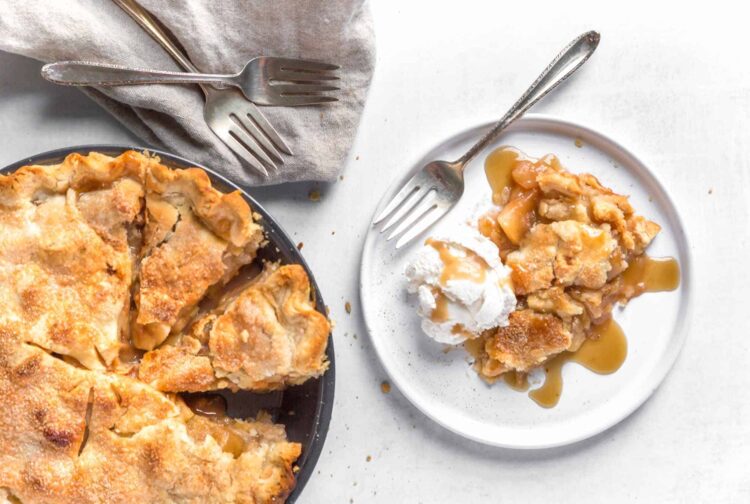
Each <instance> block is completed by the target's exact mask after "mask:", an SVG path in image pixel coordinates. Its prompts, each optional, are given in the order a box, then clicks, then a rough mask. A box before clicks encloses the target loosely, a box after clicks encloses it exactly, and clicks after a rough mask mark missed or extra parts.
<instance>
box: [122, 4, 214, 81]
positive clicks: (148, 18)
mask: <svg viewBox="0 0 750 504" xmlns="http://www.w3.org/2000/svg"><path fill="white" fill-rule="evenodd" d="M113 1H114V2H115V3H116V4H117V5H119V6H120V8H121V9H122V10H124V11H125V12H127V13H128V15H129V16H130V17H132V18H133V19H134V20H135V22H136V23H138V24H139V25H141V28H143V29H144V30H146V32H148V34H149V35H151V37H153V39H154V40H156V41H157V42H158V43H159V45H161V46H162V47H163V48H164V49H165V50H166V51H167V52H168V53H169V55H170V56H172V57H173V58H174V59H175V60H176V61H177V63H179V64H180V65H181V66H182V67H183V68H184V69H185V70H187V71H188V72H192V73H200V70H198V68H196V66H195V65H193V64H192V63H191V62H190V60H189V59H188V57H187V56H186V55H185V53H183V52H182V50H181V49H180V48H179V47H178V46H177V44H175V42H174V41H173V40H172V39H171V38H170V37H169V35H167V33H166V32H165V31H164V30H163V29H162V27H161V25H160V24H159V23H158V22H157V21H156V19H154V17H153V16H152V15H151V13H149V12H148V11H147V10H146V9H144V8H143V7H142V6H141V5H140V4H139V3H138V2H136V1H135V0H113Z"/></svg>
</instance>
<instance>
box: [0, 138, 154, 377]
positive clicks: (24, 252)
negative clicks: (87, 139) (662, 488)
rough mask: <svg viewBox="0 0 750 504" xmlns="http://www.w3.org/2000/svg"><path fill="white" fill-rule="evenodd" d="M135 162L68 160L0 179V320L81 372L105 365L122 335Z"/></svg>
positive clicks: (130, 267) (137, 190)
mask: <svg viewBox="0 0 750 504" xmlns="http://www.w3.org/2000/svg"><path fill="white" fill-rule="evenodd" d="M138 156H140V155H136V154H135V153H133V154H124V155H123V156H121V157H120V158H117V159H112V158H108V157H106V156H102V155H100V154H92V155H90V156H81V155H78V154H71V155H70V156H68V157H66V158H65V160H64V161H63V162H62V163H61V164H59V165H53V166H26V167H23V168H20V169H19V170H18V171H16V172H15V173H13V174H11V175H7V176H0V202H1V203H0V285H2V286H3V289H2V292H0V301H2V306H0V320H13V321H23V322H24V324H25V327H26V331H25V333H24V339H25V340H26V341H30V342H34V343H35V344H37V345H40V346H41V347H43V348H46V349H49V350H51V351H54V352H57V353H60V354H63V355H68V356H71V357H73V358H75V359H77V360H78V361H79V362H81V363H82V364H83V365H85V366H87V367H89V368H104V367H106V366H109V365H110V364H111V363H112V361H113V360H114V359H115V358H116V356H117V354H118V352H119V349H120V347H121V345H122V343H121V338H122V336H123V334H124V332H125V331H126V329H127V328H126V320H127V312H128V310H129V305H130V299H129V286H130V283H131V281H132V277H133V272H134V259H135V257H134V254H133V252H132V251H131V249H130V247H129V240H130V238H131V235H133V234H134V233H131V230H133V229H136V228H137V226H138V220H139V216H140V213H141V206H142V204H141V199H142V195H143V190H142V185H141V182H140V181H141V179H142V177H143V167H142V165H141V163H140V162H139V161H138V159H137V158H138ZM100 205H101V207H100V208H98V209H96V208H94V207H96V206H100Z"/></svg>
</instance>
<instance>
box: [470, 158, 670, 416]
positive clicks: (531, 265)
mask: <svg viewBox="0 0 750 504" xmlns="http://www.w3.org/2000/svg"><path fill="white" fill-rule="evenodd" d="M486 172H487V178H488V181H489V183H490V186H491V188H492V191H493V202H494V203H495V205H496V206H495V207H494V209H493V210H491V211H489V212H487V213H486V214H485V215H483V216H482V217H481V218H480V219H479V221H478V228H479V231H480V232H481V233H482V234H483V235H485V236H486V237H488V238H489V239H491V240H492V241H493V242H494V243H495V244H496V245H497V247H498V249H499V252H500V257H501V258H502V260H503V261H504V263H505V264H506V265H507V266H508V267H509V268H510V270H511V280H512V284H513V291H514V293H515V295H516V298H517V300H518V303H517V306H516V309H515V311H514V312H513V313H511V315H510V317H509V324H508V325H507V326H504V327H498V328H496V329H493V330H490V331H486V332H485V333H483V334H482V335H481V337H480V338H477V339H476V340H474V341H471V342H469V343H467V345H466V347H467V350H468V351H469V352H470V353H471V354H472V355H473V356H474V357H475V364H474V365H475V369H476V370H477V372H478V373H479V374H480V376H481V377H482V378H484V379H485V380H487V381H490V382H492V381H495V380H497V379H498V378H499V377H501V376H505V378H506V381H508V382H509V383H510V384H511V385H512V386H514V387H521V388H523V383H524V382H525V375H526V373H528V372H530V371H532V370H533V369H535V368H538V367H539V366H540V365H544V366H545V368H546V370H547V372H548V376H547V382H545V386H544V387H542V389H537V390H534V391H532V393H531V394H530V395H531V396H532V398H534V399H535V400H537V402H539V403H540V404H542V405H543V406H552V405H554V404H555V403H556V402H557V399H558V398H559V392H560V390H559V386H560V385H559V384H558V385H557V386H556V387H557V388H556V389H555V386H554V384H553V382H555V380H554V377H551V375H550V373H554V372H557V373H559V366H560V365H561V364H562V362H564V360H566V359H567V360H575V361H577V362H580V363H582V364H584V365H587V363H588V364H589V365H588V366H587V367H589V368H591V369H594V368H596V364H593V363H592V362H594V360H595V359H590V358H588V357H584V356H585V355H589V354H592V352H593V351H594V348H595V347H596V348H597V350H596V351H597V352H599V355H598V357H597V358H598V359H599V361H600V362H601V361H602V359H605V360H607V359H609V357H611V356H612V355H618V356H620V357H621V360H619V364H621V363H622V360H623V359H624V357H625V350H624V348H625V347H624V344H625V343H624V342H625V340H624V337H622V338H620V337H619V336H618V334H619V335H621V332H619V329H617V326H616V324H615V323H614V321H612V320H611V314H612V309H613V308H614V306H615V304H618V303H619V304H621V305H624V304H626V303H627V302H628V301H629V300H630V299H632V298H633V297H636V296H638V295H640V294H642V293H643V292H647V291H655V290H672V289H674V288H676V287H677V285H678V284H679V266H678V265H677V262H676V261H674V259H668V260H655V259H651V258H649V257H648V256H646V255H645V251H646V248H647V247H648V245H649V244H650V243H651V241H652V240H653V239H654V238H655V237H656V235H657V234H658V232H659V230H660V227H659V225H658V224H656V223H655V222H652V221H649V220H647V219H646V218H644V217H642V216H640V215H637V214H636V213H635V211H634V209H633V207H632V206H631V204H630V202H629V201H628V198H627V197H626V196H623V195H620V194H616V193H615V192H613V191H612V190H611V189H609V188H607V187H604V186H603V185H601V184H600V183H599V181H598V180H597V179H596V178H595V177H593V176H592V175H589V174H580V175H576V174H573V173H570V172H568V171H567V170H565V169H564V168H563V167H562V165H561V164H560V161H559V160H558V159H557V158H556V157H555V156H553V155H547V156H545V157H542V158H540V159H531V158H528V157H526V156H524V155H523V154H522V153H521V152H519V151H517V150H515V149H513V148H509V147H505V148H501V149H498V150H496V151H495V152H493V153H492V154H490V156H488V158H487V162H486ZM646 265H649V266H646ZM649 268H650V269H649ZM647 272H648V273H647ZM660 280H661V281H660ZM599 340H601V341H604V342H606V344H604V343H603V344H596V342H598V341H599ZM582 346H585V350H586V351H583V350H584V349H582ZM579 349H581V352H579V353H580V355H578V357H576V355H577V354H576V352H577V351H578V350H579ZM553 358H554V359H553ZM619 364H617V366H610V367H612V369H609V368H608V369H607V370H604V369H594V370H595V371H598V372H613V371H614V370H616V369H617V367H619ZM557 381H558V382H559V381H560V380H557ZM560 383H561V382H560ZM555 390H556V392H555ZM550 391H551V392H550Z"/></svg>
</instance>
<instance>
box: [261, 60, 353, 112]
mask: <svg viewBox="0 0 750 504" xmlns="http://www.w3.org/2000/svg"><path fill="white" fill-rule="evenodd" d="M340 68H341V67H340V66H338V65H333V64H331V63H324V62H322V61H312V60H301V59H292V58H267V62H266V64H265V71H266V72H267V75H268V77H269V85H270V87H271V90H272V92H274V93H275V94H277V96H278V97H279V99H280V100H282V101H283V102H284V104H285V105H314V104H319V103H329V102H335V101H338V98H336V97H334V96H330V95H324V94H321V93H325V92H329V91H338V90H339V89H340V88H339V87H338V86H334V85H333V84H332V81H337V80H339V76H338V75H337V74H336V73H334V72H335V71H336V70H338V69H340Z"/></svg>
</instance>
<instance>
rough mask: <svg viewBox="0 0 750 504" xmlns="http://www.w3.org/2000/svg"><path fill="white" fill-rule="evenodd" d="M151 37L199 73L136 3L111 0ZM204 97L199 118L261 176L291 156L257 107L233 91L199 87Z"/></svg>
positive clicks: (131, 0)
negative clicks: (282, 154)
mask: <svg viewBox="0 0 750 504" xmlns="http://www.w3.org/2000/svg"><path fill="white" fill-rule="evenodd" d="M114 2H115V3H116V4H117V5H119V6H120V7H121V8H122V9H123V10H124V11H125V12H127V13H128V15H130V17H132V18H133V19H134V20H135V21H136V22H137V23H138V24H139V25H140V26H141V27H142V28H143V29H144V30H146V32H147V33H148V34H149V35H151V37H153V38H154V40H156V41H157V42H158V43H159V44H160V45H161V46H162V47H163V48H164V49H165V50H166V51H167V52H168V53H169V55H170V56H172V58H174V59H175V60H176V61H177V62H178V63H179V64H180V65H181V66H182V67H183V68H185V69H186V70H187V71H189V72H193V73H200V71H199V70H198V69H197V68H196V67H195V65H193V63H192V62H191V61H190V60H189V59H188V57H187V56H186V55H185V54H184V53H183V52H182V50H180V49H179V47H178V45H177V44H176V43H175V42H174V41H173V40H172V39H171V38H170V37H169V36H168V35H167V33H166V32H165V31H164V30H163V29H162V27H161V26H160V25H159V23H158V22H157V21H156V20H155V19H154V18H153V16H152V15H151V14H150V13H149V12H148V11H147V10H146V9H144V8H143V7H142V6H141V5H140V4H139V3H138V2H136V0H114ZM199 86H200V87H201V89H202V90H203V94H204V95H205V96H206V104H205V106H204V107H203V117H204V119H205V120H206V123H207V124H208V126H209V128H211V130H212V131H213V132H214V134H216V136H218V137H219V138H220V139H221V141H222V142H224V143H225V144H226V145H227V146H228V147H229V148H230V149H231V150H232V152H233V153H234V154H235V155H236V156H237V157H239V158H240V159H242V160H243V161H245V163H247V164H248V165H249V166H250V167H252V168H253V169H255V170H256V171H257V172H258V173H260V174H261V175H263V176H268V170H267V169H273V170H276V169H278V164H283V162H284V161H283V159H282V157H281V152H283V153H284V154H288V155H290V156H291V155H292V151H291V149H290V148H289V146H288V145H287V144H286V143H285V142H284V140H283V139H282V138H281V136H280V135H279V134H278V132H277V131H276V130H275V129H274V127H273V126H272V125H271V123H270V122H268V119H266V118H265V117H264V116H263V114H262V113H261V112H260V110H259V109H258V107H257V106H256V105H254V104H253V103H252V102H250V101H248V100H247V99H245V97H244V95H243V94H242V93H241V92H240V91H238V90H236V89H217V88H215V87H213V86H206V85H203V84H199ZM279 151H281V152H279Z"/></svg>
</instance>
